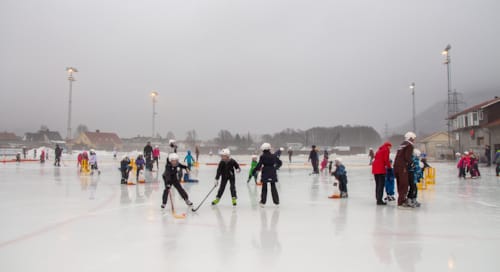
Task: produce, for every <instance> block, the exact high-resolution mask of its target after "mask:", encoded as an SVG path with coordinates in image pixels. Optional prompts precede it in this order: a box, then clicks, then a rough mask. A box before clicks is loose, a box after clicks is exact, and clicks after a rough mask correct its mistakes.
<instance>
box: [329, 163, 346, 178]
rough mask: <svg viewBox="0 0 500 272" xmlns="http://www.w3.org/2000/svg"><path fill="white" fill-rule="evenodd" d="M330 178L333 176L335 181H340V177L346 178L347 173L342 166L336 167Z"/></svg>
mask: <svg viewBox="0 0 500 272" xmlns="http://www.w3.org/2000/svg"><path fill="white" fill-rule="evenodd" d="M332 176H335V177H336V178H337V179H340V177H344V176H347V171H346V169H345V166H344V165H343V164H340V165H336V167H335V171H333V173H332Z"/></svg>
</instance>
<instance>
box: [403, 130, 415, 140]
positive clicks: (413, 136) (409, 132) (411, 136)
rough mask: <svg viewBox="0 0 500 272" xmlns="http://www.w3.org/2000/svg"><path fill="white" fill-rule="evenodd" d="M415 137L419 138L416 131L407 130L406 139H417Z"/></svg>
mask: <svg viewBox="0 0 500 272" xmlns="http://www.w3.org/2000/svg"><path fill="white" fill-rule="evenodd" d="M415 138H417V135H416V134H415V133H414V132H411V131H408V132H406V134H405V140H407V141H409V140H415Z"/></svg>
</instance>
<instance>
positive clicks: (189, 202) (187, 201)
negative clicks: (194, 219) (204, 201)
mask: <svg viewBox="0 0 500 272" xmlns="http://www.w3.org/2000/svg"><path fill="white" fill-rule="evenodd" d="M184 201H185V202H186V205H188V206H193V202H191V201H190V200H189V199H186V200H184Z"/></svg>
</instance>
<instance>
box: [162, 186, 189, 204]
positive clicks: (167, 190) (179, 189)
mask: <svg viewBox="0 0 500 272" xmlns="http://www.w3.org/2000/svg"><path fill="white" fill-rule="evenodd" d="M172 186H174V187H175V189H176V190H177V192H179V194H180V195H181V197H182V199H184V200H187V199H189V197H188V194H187V193H186V191H185V190H184V188H182V186H181V184H180V183H179V181H175V182H172V183H167V182H166V181H165V190H163V205H165V204H167V200H168V194H169V193H170V188H171V187H172Z"/></svg>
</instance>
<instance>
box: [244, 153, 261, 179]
mask: <svg viewBox="0 0 500 272" xmlns="http://www.w3.org/2000/svg"><path fill="white" fill-rule="evenodd" d="M258 163H259V162H258V161H257V155H253V156H252V163H251V164H250V171H249V172H248V180H247V183H249V182H250V180H251V179H252V178H253V179H254V181H255V184H257V177H258V173H257V172H255V173H254V171H253V170H254V169H255V167H257V164H258Z"/></svg>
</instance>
